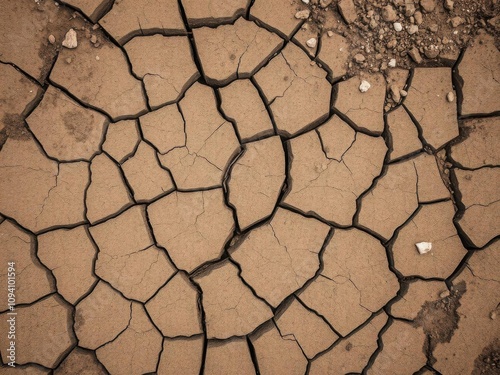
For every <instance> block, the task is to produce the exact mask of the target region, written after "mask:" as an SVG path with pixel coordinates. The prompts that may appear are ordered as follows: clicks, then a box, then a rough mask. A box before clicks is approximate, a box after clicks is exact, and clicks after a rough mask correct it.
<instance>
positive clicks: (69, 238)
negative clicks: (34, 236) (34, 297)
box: [37, 226, 97, 304]
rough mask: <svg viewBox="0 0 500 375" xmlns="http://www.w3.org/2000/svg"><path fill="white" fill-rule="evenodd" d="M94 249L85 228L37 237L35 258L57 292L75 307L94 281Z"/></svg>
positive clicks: (95, 250) (59, 231)
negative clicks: (43, 268) (40, 263)
mask: <svg viewBox="0 0 500 375" xmlns="http://www.w3.org/2000/svg"><path fill="white" fill-rule="evenodd" d="M96 253H97V249H96V248H95V247H94V244H93V243H92V241H91V239H90V238H89V234H88V233H87V230H86V229H85V227H84V226H79V227H76V228H74V229H58V230H55V231H51V232H47V233H44V234H42V235H40V236H38V251H37V254H38V257H39V258H40V260H41V261H42V263H43V264H44V265H45V266H46V267H47V268H49V269H50V270H51V271H52V273H53V274H54V277H55V279H56V281H57V291H58V292H59V293H60V294H61V295H62V296H63V297H64V299H65V300H67V301H68V302H69V303H72V304H74V303H75V302H77V301H78V300H79V299H80V298H81V297H82V296H83V295H84V294H86V293H87V292H88V291H89V290H90V288H91V287H92V286H93V285H94V284H95V283H96V282H97V277H96V276H94V258H95V256H96Z"/></svg>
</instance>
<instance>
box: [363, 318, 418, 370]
mask: <svg viewBox="0 0 500 375" xmlns="http://www.w3.org/2000/svg"><path fill="white" fill-rule="evenodd" d="M425 341H426V336H425V334H424V331H423V330H422V328H420V327H418V328H417V327H413V326H412V325H410V324H409V323H407V322H403V321H400V320H393V321H392V323H391V325H390V326H389V328H388V329H387V331H385V332H384V333H383V334H382V343H383V344H384V346H383V348H384V349H383V350H382V351H380V352H379V353H378V354H377V356H376V357H375V361H374V362H373V364H372V365H371V367H370V368H369V369H368V371H367V374H369V375H382V374H403V373H415V372H417V371H418V370H420V369H421V368H422V367H423V366H424V365H425V364H426V363H427V358H426V356H425V352H424V350H423V347H424V343H425Z"/></svg>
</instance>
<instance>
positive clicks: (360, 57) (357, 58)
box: [354, 53, 366, 82]
mask: <svg viewBox="0 0 500 375" xmlns="http://www.w3.org/2000/svg"><path fill="white" fill-rule="evenodd" d="M365 60H366V58H365V56H364V55H363V54H362V53H357V54H356V55H354V61H355V62H357V63H358V64H361V63H362V62H363V61H365ZM364 82H366V81H364Z"/></svg>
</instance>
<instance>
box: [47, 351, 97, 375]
mask: <svg viewBox="0 0 500 375" xmlns="http://www.w3.org/2000/svg"><path fill="white" fill-rule="evenodd" d="M71 374H81V375H90V374H95V375H104V374H106V369H105V368H104V366H103V365H102V364H100V363H99V361H98V360H97V358H96V356H95V353H93V352H91V351H90V350H85V349H82V348H79V347H75V348H74V349H73V350H72V351H71V353H69V355H68V356H67V357H66V358H64V361H62V362H61V364H60V365H59V367H57V368H56V369H55V370H54V375H71Z"/></svg>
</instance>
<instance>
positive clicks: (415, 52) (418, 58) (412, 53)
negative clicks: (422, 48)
mask: <svg viewBox="0 0 500 375" xmlns="http://www.w3.org/2000/svg"><path fill="white" fill-rule="evenodd" d="M408 56H410V57H411V59H412V60H413V61H415V62H416V63H417V64H422V62H423V61H424V60H423V59H422V56H421V55H420V52H419V50H418V48H417V47H413V48H412V49H411V50H409V51H408Z"/></svg>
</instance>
